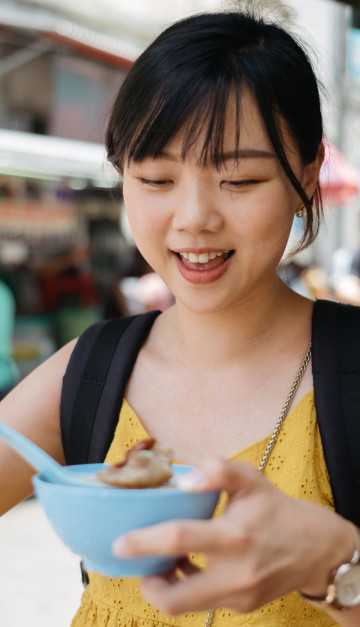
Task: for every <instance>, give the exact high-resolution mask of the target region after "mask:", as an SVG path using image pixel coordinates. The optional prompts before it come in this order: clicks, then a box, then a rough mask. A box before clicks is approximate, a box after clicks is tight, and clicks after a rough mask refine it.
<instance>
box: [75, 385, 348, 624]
mask: <svg viewBox="0 0 360 627" xmlns="http://www.w3.org/2000/svg"><path fill="white" fill-rule="evenodd" d="M146 437H149V436H148V434H147V433H146V431H145V429H144V428H143V426H142V424H141V422H140V420H139V419H138V417H137V416H136V414H135V412H134V411H133V410H132V408H131V407H130V405H129V404H128V403H127V402H126V401H124V402H123V406H122V409H121V414H120V420H119V424H118V426H117V429H116V431H115V435H114V440H113V442H112V444H111V447H110V449H109V452H108V455H107V457H106V461H107V462H110V463H113V462H114V461H116V460H117V459H119V457H121V456H123V455H124V453H125V451H126V450H127V449H128V448H130V447H131V446H133V445H134V443H135V442H137V441H139V440H142V439H144V438H146ZM268 439H269V438H265V439H263V440H261V441H259V442H257V443H256V444H254V445H252V446H250V447H248V448H246V449H244V450H242V451H240V452H239V453H237V454H236V455H234V456H233V457H232V459H233V460H239V461H240V460H241V461H247V462H249V463H251V464H253V465H254V466H255V467H258V465H259V463H260V460H261V458H262V455H263V453H264V451H265V448H266V445H267V443H268ZM289 451H291V455H289ZM264 475H265V476H267V477H268V479H269V480H270V481H271V482H272V483H273V484H274V485H276V486H277V487H278V488H279V489H280V490H282V491H283V492H284V493H286V494H288V495H289V496H292V497H295V498H300V499H304V500H307V501H311V502H312V503H317V504H320V505H323V506H324V507H328V508H331V509H333V508H334V503H333V497H332V494H331V488H330V482H329V476H328V472H327V469H326V465H325V461H324V455H323V449H322V444H321V439H320V434H319V429H318V425H317V422H316V412H315V404H314V394H313V392H309V393H308V394H306V396H304V397H303V398H302V399H301V400H300V402H299V403H298V404H297V405H296V406H295V407H294V408H293V409H292V411H291V412H290V413H289V415H288V416H287V418H286V420H285V422H284V425H283V427H282V429H281V432H280V434H279V437H278V440H277V442H276V444H275V446H274V449H273V451H272V453H271V456H270V458H269V461H268V463H267V465H266V468H265V471H264ZM224 507H225V497H224V495H223V496H222V498H220V501H219V504H218V507H217V510H216V512H215V515H220V514H221V512H222V511H223V509H224ZM191 558H192V559H193V560H194V562H195V563H196V564H198V565H200V566H201V565H203V563H204V562H203V559H202V556H196V555H193V556H191ZM206 616H207V612H187V613H186V614H182V615H180V616H175V617H169V616H167V615H165V614H162V613H161V612H160V611H159V610H157V609H156V608H155V607H153V606H152V605H151V604H150V603H148V602H147V600H146V599H144V597H143V596H142V595H141V592H140V590H139V587H138V580H137V579H133V578H110V577H104V576H102V575H100V574H99V573H90V584H89V585H88V587H87V588H86V590H85V591H84V594H83V597H82V601H81V606H80V608H79V610H78V612H77V613H76V616H75V617H74V619H73V621H72V624H71V627H167V626H169V627H170V626H176V627H203V625H204V624H205V620H206ZM253 625H256V626H258V627H290V626H291V625H294V626H295V627H331V626H335V625H338V623H336V622H335V621H334V620H333V619H332V618H330V617H329V616H328V615H327V614H326V613H325V612H322V611H321V610H319V609H317V608H315V607H313V606H312V605H310V604H309V603H307V602H306V601H305V600H304V599H302V598H301V597H300V596H299V595H298V594H297V593H296V592H292V593H290V594H287V595H286V596H284V597H281V598H279V599H276V600H274V601H272V602H271V603H267V604H266V605H264V606H263V607H261V608H259V609H258V610H255V611H254V612H251V613H248V614H238V613H234V612H230V611H229V610H227V609H226V608H224V609H223V608H219V609H216V611H215V613H214V617H213V622H212V627H220V626H222V627H224V626H226V627H250V626H253Z"/></svg>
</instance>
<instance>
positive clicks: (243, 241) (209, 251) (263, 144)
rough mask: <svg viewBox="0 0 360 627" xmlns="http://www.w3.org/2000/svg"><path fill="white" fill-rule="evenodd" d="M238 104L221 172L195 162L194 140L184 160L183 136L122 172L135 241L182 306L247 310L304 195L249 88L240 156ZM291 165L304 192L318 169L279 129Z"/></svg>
mask: <svg viewBox="0 0 360 627" xmlns="http://www.w3.org/2000/svg"><path fill="white" fill-rule="evenodd" d="M235 128H236V127H235V104H234V100H233V99H232V98H230V99H229V104H228V107H227V113H226V124H225V137H224V157H225V158H224V161H223V162H222V163H221V167H220V169H216V167H215V165H214V164H212V163H208V164H207V165H206V167H204V166H203V165H200V164H199V155H200V151H201V147H202V142H201V138H200V141H199V142H198V143H197V144H195V145H194V147H193V149H192V150H191V151H190V153H189V154H188V155H187V157H186V159H185V160H184V161H182V160H181V148H182V141H183V133H181V132H180V133H179V135H178V136H176V137H175V138H174V139H173V140H172V141H171V142H170V143H169V144H168V145H167V146H166V148H165V149H164V151H163V152H162V154H161V155H160V156H159V157H158V158H156V159H153V158H146V159H144V160H143V161H141V162H140V163H132V164H131V165H130V166H128V167H126V168H125V171H124V186H123V191H124V201H125V207H126V210H127V215H128V219H129V223H130V226H131V229H132V232H133V235H134V238H135V241H136V243H137V246H138V248H139V250H140V252H141V253H142V255H143V256H144V257H145V259H146V260H147V261H148V263H149V264H150V265H151V266H152V267H153V268H154V270H155V271H156V272H158V274H159V275H160V276H161V277H162V278H163V280H164V281H165V283H166V284H167V285H168V287H169V289H170V290H171V292H172V293H173V294H174V296H175V298H176V300H177V302H178V303H182V304H183V305H185V306H187V307H189V308H191V309H193V310H196V311H202V312H212V311H219V310H222V309H224V308H229V307H230V308H232V307H237V306H241V305H242V304H243V303H244V302H248V301H249V299H250V300H251V299H253V298H256V297H257V296H260V297H261V296H262V295H263V294H264V290H269V289H271V287H272V286H274V284H275V282H276V281H277V278H276V277H277V275H276V269H277V266H278V264H279V261H280V259H281V257H282V255H283V251H284V249H285V246H286V243H287V240H288V237H289V233H290V229H291V225H292V221H293V217H294V213H295V211H296V210H297V209H298V208H299V206H300V205H301V201H300V198H299V196H298V194H297V193H296V191H295V190H294V188H293V187H292V185H291V183H290V181H289V180H288V178H287V176H286V174H285V173H284V171H283V169H282V167H281V165H280V163H279V161H278V159H277V157H276V155H275V152H274V149H273V147H272V145H271V142H270V140H269V138H268V136H267V133H266V131H265V127H264V124H263V121H262V118H261V115H260V113H259V111H258V107H257V104H256V102H255V100H254V99H253V97H252V95H251V94H250V93H249V92H245V93H244V95H243V97H242V113H241V125H240V146H239V148H240V151H239V159H238V160H236V159H235V156H234V146H235ZM283 135H284V138H285V142H286V146H285V148H286V154H287V157H288V160H289V163H290V165H291V167H292V169H293V171H294V173H295V174H296V176H297V177H298V179H299V181H300V183H301V184H302V185H303V188H304V190H305V192H306V193H307V194H308V196H311V195H312V194H313V193H314V190H315V186H316V180H317V174H318V169H319V168H318V166H317V163H316V162H315V163H314V164H311V165H310V166H306V167H304V166H303V165H302V163H301V161H300V157H299V154H298V150H297V148H296V145H295V142H294V141H293V140H292V139H291V137H290V135H289V133H286V129H285V128H284V129H283Z"/></svg>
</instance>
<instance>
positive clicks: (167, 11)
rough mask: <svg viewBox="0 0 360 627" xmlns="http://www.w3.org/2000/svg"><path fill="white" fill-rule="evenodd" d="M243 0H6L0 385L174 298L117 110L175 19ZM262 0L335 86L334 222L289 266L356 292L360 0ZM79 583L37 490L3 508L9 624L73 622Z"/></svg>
mask: <svg viewBox="0 0 360 627" xmlns="http://www.w3.org/2000/svg"><path fill="white" fill-rule="evenodd" d="M243 4H247V3H246V1H245V0H244V1H242V0H238V2H236V1H232V0H229V1H228V2H226V1H220V0H219V1H216V0H211V1H210V0H172V1H171V2H169V1H168V0H130V1H129V0H76V1H75V2H74V0H0V350H1V351H2V352H1V355H3V354H4V355H6V351H7V352H8V354H7V363H8V365H9V367H8V369H7V371H5V369H3V370H2V369H1V368H0V398H1V394H2V393H5V392H6V390H7V389H8V388H9V387H11V386H12V385H13V384H14V383H16V381H18V380H19V379H21V378H23V377H25V376H26V375H27V374H28V373H29V372H31V370H32V369H33V368H35V367H36V366H37V365H38V364H40V363H42V362H43V361H44V360H45V359H46V358H47V357H49V356H50V355H51V354H52V353H53V352H54V351H56V350H57V349H58V348H59V347H61V346H63V344H65V343H66V342H67V341H69V340H70V339H72V338H74V337H76V336H77V335H78V334H79V333H81V331H82V330H84V329H85V328H86V327H87V326H89V325H90V324H91V323H92V322H94V321H97V320H101V319H103V318H109V317H116V316H123V315H127V314H129V313H135V312H141V311H146V310H149V309H153V308H160V309H165V308H166V307H168V306H169V305H170V304H171V303H172V295H171V294H170V293H169V292H168V290H167V288H166V286H165V285H164V284H163V283H162V281H161V279H160V278H159V277H158V276H157V275H155V274H154V273H153V272H152V271H151V268H149V267H148V266H147V264H146V262H145V261H144V260H143V259H142V257H141V255H140V254H139V253H138V251H137V250H136V248H135V246H134V243H133V240H132V237H131V233H130V231H129V228H128V225H127V221H126V217H125V213H124V209H123V202H122V188H121V180H120V178H119V176H118V174H117V173H116V172H115V171H114V169H113V168H112V167H111V166H110V165H108V164H107V163H106V155H105V149H104V133H105V129H106V122H107V117H108V114H109V111H110V108H111V104H112V100H113V98H114V95H115V93H116V91H117V89H118V87H119V85H120V84H121V82H122V81H123V80H124V78H125V76H126V74H127V72H128V71H129V69H130V67H131V66H132V64H133V62H134V60H135V59H136V58H137V57H138V56H139V54H141V52H142V50H143V49H144V48H145V47H146V46H147V45H148V44H149V43H150V42H151V40H152V39H153V38H154V37H155V36H156V35H157V34H158V33H159V32H160V31H161V30H162V28H163V27H164V26H166V25H168V24H170V23H171V22H173V21H174V20H176V19H178V18H180V17H184V16H186V15H190V14H193V13H197V12H199V11H202V10H223V9H226V8H230V9H234V8H235V9H236V7H241V6H242V5H243ZM253 4H255V5H257V4H259V5H261V6H262V7H263V8H264V10H265V13H268V14H270V15H272V16H273V17H274V18H275V19H277V20H279V21H280V22H283V23H284V24H285V26H288V27H289V28H290V30H291V31H292V32H294V33H295V34H297V36H298V37H299V38H300V39H301V40H304V41H305V42H306V45H308V46H309V54H310V56H311V57H312V59H313V61H314V64H315V68H316V71H317V74H318V76H319V78H320V80H321V82H322V83H323V85H324V91H323V110H324V116H325V123H326V129H325V130H326V139H327V145H326V161H325V164H324V166H323V168H322V171H321V188H322V194H323V199H324V213H325V223H326V224H325V228H323V229H322V232H321V235H320V236H319V238H318V240H316V242H315V243H314V244H313V245H312V246H311V247H310V248H309V249H308V250H306V251H305V252H303V253H301V254H300V255H296V256H294V257H292V258H287V259H284V262H283V263H282V265H281V267H280V268H279V272H280V274H281V276H282V278H283V280H284V281H286V282H287V283H289V284H290V285H291V286H292V287H293V288H294V289H295V290H297V291H299V292H301V293H303V294H306V295H307V296H309V297H310V298H314V299H315V298H321V297H325V298H330V299H333V300H339V301H342V302H350V303H356V304H360V197H359V181H360V178H359V177H360V0H353V1H351V0H349V1H348V2H342V1H340V0H287V1H285V2H280V1H277V0H261V2H260V1H259V2H257V0H254V1H253ZM284 88H286V86H284ZM299 97H300V98H301V94H299ZM301 220H302V219H301V218H295V220H294V226H293V231H292V235H291V238H290V242H289V247H288V250H290V249H291V247H292V246H294V244H295V242H296V241H297V238H298V237H299V233H301V227H302V221H301ZM81 591H82V586H81V582H80V576H79V560H78V558H77V556H74V555H72V554H71V553H70V552H69V551H68V550H67V549H66V548H65V547H64V546H63V545H62V544H61V542H60V540H58V538H57V537H56V536H55V534H54V532H53V531H52V530H51V528H50V526H49V524H48V522H47V520H46V518H45V515H44V514H43V512H42V511H41V509H40V507H39V505H38V503H37V501H36V500H35V499H30V500H29V501H26V502H25V503H23V504H21V505H19V506H18V507H16V508H15V509H14V510H12V511H11V512H9V513H8V514H6V515H5V516H4V517H3V518H2V519H1V520H0V625H1V627H67V626H68V625H69V624H70V621H71V616H72V615H73V614H74V612H75V610H76V607H77V604H78V602H79V599H80V595H81Z"/></svg>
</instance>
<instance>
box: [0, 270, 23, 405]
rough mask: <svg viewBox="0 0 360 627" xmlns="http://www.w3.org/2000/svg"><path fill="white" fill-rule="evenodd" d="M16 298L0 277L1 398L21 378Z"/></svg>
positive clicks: (0, 398)
mask: <svg viewBox="0 0 360 627" xmlns="http://www.w3.org/2000/svg"><path fill="white" fill-rule="evenodd" d="M15 310H16V307H15V298H14V295H13V293H12V291H11V289H10V288H9V286H8V285H7V284H6V283H5V282H4V281H3V280H1V279H0V400H2V399H3V398H4V396H6V394H8V392H10V390H11V389H12V388H13V387H14V385H15V384H16V383H17V382H18V380H19V373H18V369H17V367H16V364H15V361H14V359H13V334H14V326H15Z"/></svg>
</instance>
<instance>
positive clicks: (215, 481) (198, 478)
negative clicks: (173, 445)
mask: <svg viewBox="0 0 360 627" xmlns="http://www.w3.org/2000/svg"><path fill="white" fill-rule="evenodd" d="M263 481H264V478H263V477H262V476H261V475H260V474H259V473H258V471H257V470H256V468H254V467H253V466H252V465H251V464H249V463H247V462H237V461H228V460H225V459H221V458H217V457H212V458H204V459H203V460H202V461H200V462H199V465H198V466H197V467H196V468H194V470H191V471H190V472H188V473H186V474H183V475H179V476H178V478H177V486H178V487H179V488H181V489H182V490H186V491H187V492H200V491H203V490H224V491H226V492H228V494H229V495H230V496H231V495H232V494H235V493H239V492H242V493H246V492H250V491H253V490H254V488H255V487H256V486H258V485H259V484H260V483H262V482H263Z"/></svg>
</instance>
